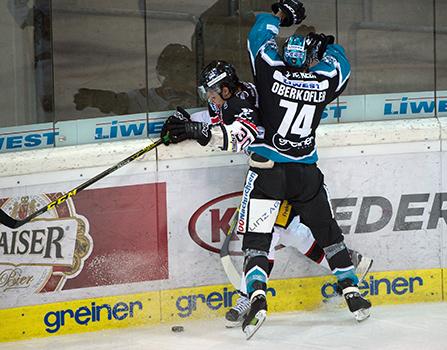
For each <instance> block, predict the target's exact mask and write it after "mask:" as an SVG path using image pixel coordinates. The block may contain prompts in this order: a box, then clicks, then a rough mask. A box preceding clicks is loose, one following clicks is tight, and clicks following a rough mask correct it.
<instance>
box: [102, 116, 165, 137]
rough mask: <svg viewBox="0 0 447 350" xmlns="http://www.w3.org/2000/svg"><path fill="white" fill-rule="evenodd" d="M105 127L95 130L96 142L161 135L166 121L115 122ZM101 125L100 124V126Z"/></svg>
mask: <svg viewBox="0 0 447 350" xmlns="http://www.w3.org/2000/svg"><path fill="white" fill-rule="evenodd" d="M101 124H106V125H105V126H99V127H97V128H96V129H95V140H102V139H117V138H120V139H121V138H132V137H136V136H141V135H146V132H147V133H148V134H159V133H160V132H161V128H162V127H163V124H164V120H159V121H151V122H150V123H148V122H147V121H146V119H141V120H136V121H118V120H113V121H112V122H110V123H101ZM98 125H99V124H98Z"/></svg>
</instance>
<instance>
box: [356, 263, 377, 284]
mask: <svg viewBox="0 0 447 350" xmlns="http://www.w3.org/2000/svg"><path fill="white" fill-rule="evenodd" d="M373 262H374V260H373V259H371V258H368V257H363V258H362V260H361V261H360V264H359V265H358V266H357V268H356V269H355V273H356V274H357V276H359V283H358V284H359V285H360V283H362V282H363V280H364V279H365V277H366V275H367V274H368V272H369V270H370V269H371V266H372V264H373Z"/></svg>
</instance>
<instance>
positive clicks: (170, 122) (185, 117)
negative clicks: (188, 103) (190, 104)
mask: <svg viewBox="0 0 447 350" xmlns="http://www.w3.org/2000/svg"><path fill="white" fill-rule="evenodd" d="M189 120H191V116H190V115H189V113H188V112H187V111H185V110H184V109H183V108H182V107H179V106H177V110H176V111H175V112H174V114H173V115H171V116H170V117H168V119H166V121H165V123H164V124H163V127H162V128H161V133H160V137H161V138H162V139H163V140H164V144H165V145H166V146H169V145H170V144H171V143H179V142H181V141H184V140H186V138H183V139H181V138H179V137H178V135H177V137H176V136H175V135H174V134H173V129H175V128H176V127H175V125H177V124H180V125H181V124H182V123H184V122H187V121H189ZM168 134H169V135H168ZM166 135H168V137H166Z"/></svg>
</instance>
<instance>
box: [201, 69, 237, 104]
mask: <svg viewBox="0 0 447 350" xmlns="http://www.w3.org/2000/svg"><path fill="white" fill-rule="evenodd" d="M238 85H239V78H238V76H237V74H236V69H235V68H234V66H233V65H232V64H230V63H228V62H225V61H212V62H211V63H210V64H208V65H207V66H206V67H205V68H204V69H203V70H202V73H200V79H199V87H198V90H199V96H200V97H201V98H202V99H204V100H207V94H206V93H207V91H209V90H213V91H215V92H217V93H218V94H219V95H220V94H221V92H222V88H223V87H224V86H226V87H227V88H228V89H229V90H230V92H231V94H234V93H235V92H236V90H237V87H238Z"/></svg>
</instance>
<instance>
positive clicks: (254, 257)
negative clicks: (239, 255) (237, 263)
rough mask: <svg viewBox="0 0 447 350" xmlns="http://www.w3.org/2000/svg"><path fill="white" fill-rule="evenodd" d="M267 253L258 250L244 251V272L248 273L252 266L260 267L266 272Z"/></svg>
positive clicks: (267, 263)
mask: <svg viewBox="0 0 447 350" xmlns="http://www.w3.org/2000/svg"><path fill="white" fill-rule="evenodd" d="M268 261H269V260H268V252H266V251H264V250H258V249H246V250H244V270H245V271H248V270H250V269H251V268H252V267H253V266H255V265H258V266H261V267H262V268H263V269H264V270H265V271H268V267H269V262H268Z"/></svg>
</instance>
